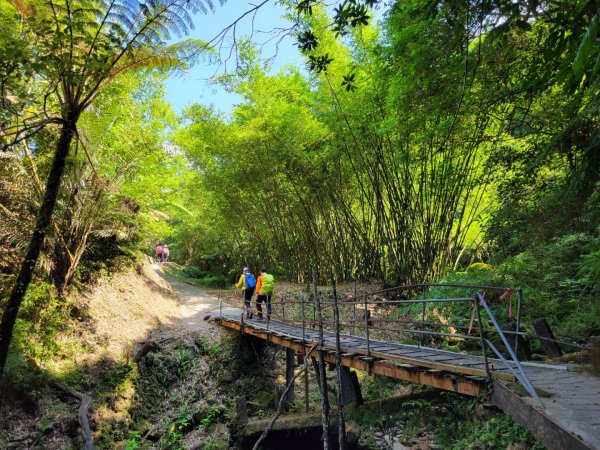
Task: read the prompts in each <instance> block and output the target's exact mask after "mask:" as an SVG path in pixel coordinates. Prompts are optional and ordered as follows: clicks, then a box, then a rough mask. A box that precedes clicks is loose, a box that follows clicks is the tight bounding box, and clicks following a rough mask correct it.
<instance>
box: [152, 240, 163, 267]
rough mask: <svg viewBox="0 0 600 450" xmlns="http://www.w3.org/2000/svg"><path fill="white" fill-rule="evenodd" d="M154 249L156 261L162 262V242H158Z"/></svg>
mask: <svg viewBox="0 0 600 450" xmlns="http://www.w3.org/2000/svg"><path fill="white" fill-rule="evenodd" d="M154 251H155V252H156V259H157V260H158V262H162V260H163V245H162V242H160V243H159V244H158V245H157V246H156V248H155V249H154Z"/></svg>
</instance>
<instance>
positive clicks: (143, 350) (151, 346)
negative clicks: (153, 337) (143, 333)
mask: <svg viewBox="0 0 600 450" xmlns="http://www.w3.org/2000/svg"><path fill="white" fill-rule="evenodd" d="M157 348H158V344H157V343H156V342H154V341H146V342H144V344H143V345H142V346H141V347H140V349H139V350H138V351H137V352H136V353H135V355H134V357H133V362H136V363H137V362H140V360H141V359H142V358H143V357H144V356H146V355H147V354H148V353H150V352H151V351H154V350H156V349H157Z"/></svg>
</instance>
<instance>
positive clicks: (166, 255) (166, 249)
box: [162, 245, 171, 262]
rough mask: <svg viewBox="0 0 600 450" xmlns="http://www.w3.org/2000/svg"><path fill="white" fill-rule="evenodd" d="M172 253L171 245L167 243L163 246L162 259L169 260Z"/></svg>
mask: <svg viewBox="0 0 600 450" xmlns="http://www.w3.org/2000/svg"><path fill="white" fill-rule="evenodd" d="M170 254H171V252H170V251H169V247H167V246H166V245H165V246H163V251H162V260H163V262H169V255H170Z"/></svg>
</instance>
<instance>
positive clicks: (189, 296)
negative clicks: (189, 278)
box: [151, 263, 241, 333]
mask: <svg viewBox="0 0 600 450" xmlns="http://www.w3.org/2000/svg"><path fill="white" fill-rule="evenodd" d="M167 264H168V265H171V264H173V263H167ZM151 267H152V269H153V270H154V271H155V272H156V274H157V275H158V276H160V277H161V278H162V279H164V280H165V281H166V282H167V283H169V284H170V285H171V288H172V289H173V293H174V294H175V295H176V296H177V297H178V298H179V300H180V304H179V312H180V314H181V325H182V327H185V328H187V329H189V330H192V331H200V332H202V333H209V332H211V331H212V330H211V326H210V322H208V321H206V320H204V319H205V318H206V316H207V315H209V314H210V313H214V312H217V311H219V308H220V307H221V308H222V310H223V312H228V313H235V312H238V311H239V313H240V314H241V310H239V309H237V308H232V307H231V306H229V305H228V304H227V303H225V302H223V303H222V304H221V305H220V299H219V298H218V297H215V296H214V295H211V294H210V293H208V292H206V291H205V290H203V289H202V288H199V287H197V286H193V285H191V284H188V283H186V282H184V281H181V280H178V279H176V278H172V277H169V276H168V275H166V274H165V273H164V271H163V268H164V267H165V266H164V265H161V264H152V265H151ZM167 267H168V266H167Z"/></svg>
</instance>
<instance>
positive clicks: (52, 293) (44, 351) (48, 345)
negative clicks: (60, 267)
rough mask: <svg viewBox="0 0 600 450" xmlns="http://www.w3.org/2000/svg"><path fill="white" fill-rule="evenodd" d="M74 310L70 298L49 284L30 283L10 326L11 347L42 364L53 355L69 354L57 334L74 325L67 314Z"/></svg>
mask: <svg viewBox="0 0 600 450" xmlns="http://www.w3.org/2000/svg"><path fill="white" fill-rule="evenodd" d="M74 311H75V305H74V304H73V303H72V301H71V300H70V299H69V298H59V297H58V296H57V295H56V290H55V289H54V287H53V286H52V285H51V284H49V283H44V282H38V283H35V284H32V285H30V288H29V289H28V290H27V293H26V295H25V297H24V299H23V303H22V308H21V313H20V314H19V318H18V319H17V323H16V326H15V329H14V340H13V345H14V346H15V349H17V350H18V352H19V353H20V354H22V355H23V356H24V357H26V358H28V359H31V360H32V361H35V362H36V363H37V364H39V365H40V366H42V367H43V366H44V365H45V364H46V363H47V362H49V361H50V360H52V359H54V358H55V357H57V356H65V355H69V354H71V353H72V351H73V349H70V348H69V346H68V343H67V342H65V341H64V340H62V339H59V338H60V337H61V336H64V335H65V334H68V332H69V330H70V329H71V328H72V327H73V326H74V324H73V322H72V321H71V317H70V315H71V313H72V312H74Z"/></svg>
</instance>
